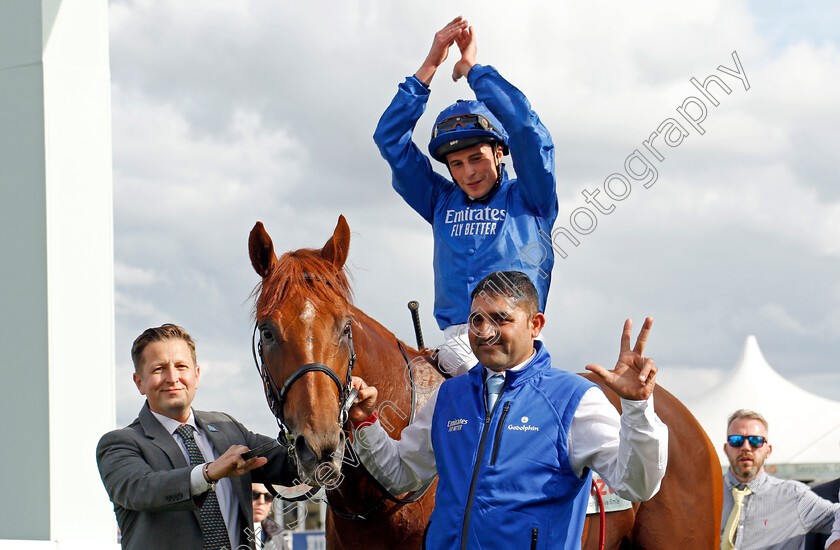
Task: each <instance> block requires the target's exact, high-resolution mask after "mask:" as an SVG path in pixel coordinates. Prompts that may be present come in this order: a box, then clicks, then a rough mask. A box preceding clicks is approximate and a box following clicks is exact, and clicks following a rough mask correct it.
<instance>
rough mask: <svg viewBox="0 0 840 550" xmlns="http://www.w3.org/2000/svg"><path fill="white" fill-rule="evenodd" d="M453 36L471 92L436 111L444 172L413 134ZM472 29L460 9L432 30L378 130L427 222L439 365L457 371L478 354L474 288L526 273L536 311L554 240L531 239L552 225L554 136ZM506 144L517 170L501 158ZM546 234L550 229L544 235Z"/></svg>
mask: <svg viewBox="0 0 840 550" xmlns="http://www.w3.org/2000/svg"><path fill="white" fill-rule="evenodd" d="M455 44H457V45H458V49H459V50H460V52H461V58H460V59H459V60H458V62H457V63H456V64H455V67H454V70H453V73H452V77H453V79H454V80H458V79H460V78H461V77H466V79H467V82H468V83H469V86H470V88H471V89H472V90H473V91H474V92H475V96H476V100H468V101H458V102H457V103H455V104H453V105H451V106H450V107H447V108H446V109H444V110H443V112H441V113H440V115H438V117H437V119H436V121H435V125H434V128H433V130H432V139H431V142H430V143H429V153H430V154H431V155H432V157H434V158H435V160H437V161H439V162H441V163H443V164H445V165H446V167H447V169H448V171H449V174H450V176H451V177H452V180H453V181H454V183H453V181H450V180H448V179H446V178H445V177H443V176H441V175H440V174H438V173H436V172H435V171H434V170H433V169H432V164H431V162H430V160H429V158H428V157H427V156H426V155H424V154H423V153H422V152H421V150H420V148H418V147H417V146H416V145H415V144H414V142H413V141H412V134H413V132H414V127H415V125H416V124H417V121H418V119H419V118H420V116H421V115H422V114H423V111H424V110H425V108H426V103H427V101H428V99H429V94H430V88H429V84H430V83H431V81H432V77H433V76H434V75H435V72H436V71H437V69H438V67H439V66H440V65H441V64H442V63H443V62H444V61H445V60H446V58H447V56H448V52H449V49H450V47H452V46H453V45H455ZM476 50H477V46H476V37H475V31H474V30H473V29H472V27H470V26H469V25H468V23H467V21H466V20H464V19H463V18H461V17H456V18H455V19H454V20H452V21H451V22H450V23H449V24H448V25H446V26H445V27H444V28H443V29H441V30H440V31H439V32H438V33H437V34H435V38H434V41H433V43H432V47H431V50H430V51H429V53H428V55H427V57H426V59H425V61H424V62H423V64H422V65H421V67H420V68H419V69H418V70H417V72H416V73H415V74H414V75H412V76H410V77H408V78H406V80H405V82H404V83H402V84H400V86H399V89H398V92H397V95H396V96H395V97H394V99H393V100H392V102H391V104H390V105H389V106H388V108H387V109H386V111H385V113H384V114H383V115H382V117H381V119H380V120H379V124H378V125H377V128H376V131H375V133H374V136H373V137H374V141H375V142H376V144H377V146H378V147H379V150H380V152H381V154H382V156H383V157H384V158H385V160H386V161H387V162H388V164H389V165H390V166H391V171H392V185H393V187H394V189H395V190H396V191H397V192H398V193H399V194H400V195H401V196H402V197H403V199H404V200H405V201H406V202H407V203H408V204H409V206H411V207H412V208H413V209H414V210H415V211H416V212H417V213H418V214H420V215H421V216H422V217H423V218H424V219H425V220H426V221H427V222H429V224H431V226H432V231H433V234H434V242H435V244H434V273H435V308H434V313H435V318H436V319H437V322H438V326H439V327H440V328H441V330H443V331H444V340H445V342H444V345H443V346H442V347H441V348H440V350H439V355H438V360H439V365H440V366H441V367H442V368H443V369H444V370H446V371H447V372H449V373H451V374H461V373H464V372H466V371H467V370H469V368H471V367H472V366H474V365H475V364H476V362H477V360H476V358H475V356H474V355H473V354H472V351H471V350H470V346H469V340H468V337H467V333H468V330H467V329H468V325H467V320H468V315H469V309H470V293H471V292H472V290H473V288H475V286H476V285H477V284H478V282H479V281H480V280H481V279H482V278H484V277H485V276H486V275H487V274H489V273H491V272H493V271H498V270H516V271H521V272H524V273H526V274H527V275H528V276H529V277H530V278H531V280H533V281H534V283H535V285H536V286H537V290H538V292H539V298H540V304H539V307H540V311H545V304H546V297H547V295H548V288H549V284H550V281H551V270H552V267H553V265H554V253H553V250H552V249H551V246H540V247H538V248H539V250H540V251H541V252H540V254H539V257H535V256H536V255H535V254H533V251H532V252H528V250H529V245H533V243H539V242H541V241H543V240H545V238H546V237H547V236H550V235H551V229H552V227H553V225H554V220H555V219H556V217H557V211H558V206H557V193H556V189H555V187H556V183H555V177H554V144H553V143H552V141H551V136H550V135H549V133H548V130H547V129H546V127H545V126H544V125H543V124H542V122H540V119H539V117H538V116H537V114H536V113H535V112H534V111H533V110H532V109H531V105H530V103H529V102H528V100H527V99H526V97H525V96H524V94H522V92H520V91H519V90H518V89H516V88H515V87H514V86H512V85H511V84H510V83H509V82H507V81H506V80H505V79H504V78H502V76H501V75H500V74H499V73H498V72H497V71H496V70H495V69H494V68H493V67H491V66H482V65H478V64H476V62H475V57H476ZM508 152H510V153H511V155H512V158H513V166H514V168H515V170H516V175H517V178H516V179H510V178H509V177H508V175H507V172H506V171H505V167H504V165H503V164H502V158H503V157H504V156H505V155H507V154H508ZM548 238H550V237H548Z"/></svg>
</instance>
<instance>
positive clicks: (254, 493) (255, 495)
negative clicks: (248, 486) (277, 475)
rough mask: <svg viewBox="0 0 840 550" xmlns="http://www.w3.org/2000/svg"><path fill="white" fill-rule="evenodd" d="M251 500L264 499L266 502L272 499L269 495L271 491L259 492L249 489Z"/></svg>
mask: <svg viewBox="0 0 840 550" xmlns="http://www.w3.org/2000/svg"><path fill="white" fill-rule="evenodd" d="M251 500H265V501H266V502H271V501H272V500H274V499H273V498H272V497H271V493H260V492H259V491H251Z"/></svg>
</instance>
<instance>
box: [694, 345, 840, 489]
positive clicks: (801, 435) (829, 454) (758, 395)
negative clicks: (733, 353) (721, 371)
mask: <svg viewBox="0 0 840 550" xmlns="http://www.w3.org/2000/svg"><path fill="white" fill-rule="evenodd" d="M686 405H687V406H688V408H689V409H690V410H691V412H692V413H693V414H694V416H695V417H696V418H697V420H698V421H699V422H700V424H701V425H702V426H703V428H704V429H705V430H706V433H707V434H708V435H709V438H710V439H711V440H712V444H713V445H714V446H715V448H716V449H717V452H718V456H719V458H720V461H721V464H722V465H724V466H727V467H728V465H729V461H728V460H727V458H726V455H725V454H724V452H723V443H724V441H725V439H726V435H727V434H726V428H727V425H726V420H727V418H728V417H729V415H730V414H732V413H733V412H735V411H736V410H738V409H751V410H754V411H756V412H758V413H761V414H762V415H763V416H764V418H766V419H767V422H768V424H769V433H768V441H769V442H770V443H771V444H772V445H773V452H772V454H771V455H770V457H769V458H768V459H767V471H768V472H769V473H773V474H776V475H779V476H780V477H788V478H796V479H831V478H835V477H840V402H837V401H832V400H830V399H826V398H824V397H820V396H818V395H815V394H813V393H810V392H807V391H805V390H803V389H802V388H800V387H798V386H796V385H794V384H793V383H791V382H790V381H788V380H787V379H785V378H784V377H782V376H781V375H780V374H779V373H777V372H776V371H775V370H773V368H772V367H771V366H770V365H769V364H768V363H767V360H766V359H765V358H764V355H762V353H761V350H760V349H759V347H758V342H757V341H756V338H755V336H748V337H747V339H746V341H745V342H744V347H743V349H742V351H741V356H740V357H739V358H738V362H737V363H736V364H735V367H734V368H733V369H732V370H731V371H730V372H729V373H727V374H726V375H724V377H723V381H722V382H721V383H720V384H718V385H717V386H716V387H714V388H712V389H711V390H709V392H708V393H707V394H706V395H705V396H704V397H702V398H700V399H696V400H694V401H693V402H692V403H686Z"/></svg>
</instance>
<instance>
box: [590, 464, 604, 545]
mask: <svg viewBox="0 0 840 550" xmlns="http://www.w3.org/2000/svg"><path fill="white" fill-rule="evenodd" d="M592 492H593V493H595V496H596V497H597V498H598V516H599V517H600V519H601V533H600V535H599V536H598V549H599V550H604V539H605V538H606V536H607V514H606V512H604V499H603V498H602V497H601V491H599V490H598V485H597V484H596V483H595V480H594V479H593V480H592Z"/></svg>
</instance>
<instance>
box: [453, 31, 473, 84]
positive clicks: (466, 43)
mask: <svg viewBox="0 0 840 550" xmlns="http://www.w3.org/2000/svg"><path fill="white" fill-rule="evenodd" d="M455 42H457V43H458V49H459V50H461V59H459V60H458V62H457V63H455V67H454V68H453V69H452V80H454V81H456V82H457V81H458V79H459V78H461V77H462V76H464V77H466V76H467V74H468V73H469V72H470V69H472V66H473V65H475V54H476V52H477V51H478V46H477V44H476V42H475V31H474V30H473V28H472V27H466V28H465V29H463V30H461V32H460V33H458V35H457V36H456V37H455Z"/></svg>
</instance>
